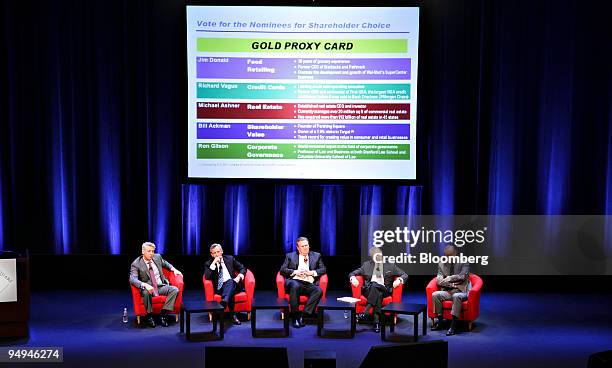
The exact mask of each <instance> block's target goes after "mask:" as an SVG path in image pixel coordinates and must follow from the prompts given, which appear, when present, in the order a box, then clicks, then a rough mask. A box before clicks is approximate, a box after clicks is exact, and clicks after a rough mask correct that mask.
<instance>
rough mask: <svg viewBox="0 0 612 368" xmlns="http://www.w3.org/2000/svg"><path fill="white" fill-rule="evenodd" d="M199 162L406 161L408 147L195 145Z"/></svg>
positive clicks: (407, 145)
mask: <svg viewBox="0 0 612 368" xmlns="http://www.w3.org/2000/svg"><path fill="white" fill-rule="evenodd" d="M197 158H199V159H305V160H409V159H410V145H409V144H358V143H355V144H338V143H334V144H316V143H313V144H307V143H297V144H293V143H281V144H272V143H221V142H219V143H198V145H197Z"/></svg>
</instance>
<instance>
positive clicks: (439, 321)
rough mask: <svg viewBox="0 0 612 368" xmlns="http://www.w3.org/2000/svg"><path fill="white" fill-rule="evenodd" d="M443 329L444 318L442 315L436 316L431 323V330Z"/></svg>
mask: <svg viewBox="0 0 612 368" xmlns="http://www.w3.org/2000/svg"><path fill="white" fill-rule="evenodd" d="M441 329H442V318H440V317H437V318H434V320H433V322H432V323H431V330H432V331H439V330H441Z"/></svg>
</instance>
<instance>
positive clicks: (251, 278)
mask: <svg viewBox="0 0 612 368" xmlns="http://www.w3.org/2000/svg"><path fill="white" fill-rule="evenodd" d="M244 291H245V292H246V295H247V303H249V305H251V304H252V302H253V294H254V293H255V275H253V272H251V270H247V272H246V274H245V275H244Z"/></svg>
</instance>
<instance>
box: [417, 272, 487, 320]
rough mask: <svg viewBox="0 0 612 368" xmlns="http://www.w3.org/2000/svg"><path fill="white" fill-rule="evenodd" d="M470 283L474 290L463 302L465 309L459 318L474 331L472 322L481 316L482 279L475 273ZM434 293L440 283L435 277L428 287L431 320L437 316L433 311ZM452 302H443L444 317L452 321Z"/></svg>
mask: <svg viewBox="0 0 612 368" xmlns="http://www.w3.org/2000/svg"><path fill="white" fill-rule="evenodd" d="M469 278H470V283H471V284H472V288H471V289H470V291H469V292H468V298H467V300H466V301H464V302H463V308H462V310H461V315H460V316H459V320H460V321H467V322H468V330H471V329H472V322H474V321H475V320H476V319H477V318H478V315H480V292H481V290H482V279H481V278H480V277H479V276H478V275H476V274H473V273H470V275H469ZM434 291H438V281H437V279H436V278H435V277H434V278H433V279H432V280H431V281H430V282H429V284H428V285H427V289H426V292H427V314H428V315H429V317H430V318H434V317H435V316H436V315H435V314H434V311H433V303H432V300H431V295H432V294H433V293H434ZM452 303H453V302H452V301H450V300H446V301H444V302H442V309H443V312H442V315H443V317H444V318H445V319H451V318H452V316H451V306H452Z"/></svg>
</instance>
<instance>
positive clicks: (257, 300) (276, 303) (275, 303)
mask: <svg viewBox="0 0 612 368" xmlns="http://www.w3.org/2000/svg"><path fill="white" fill-rule="evenodd" d="M258 309H278V310H280V311H281V312H282V313H283V314H284V315H285V318H284V320H283V328H282V329H280V331H282V332H283V336H284V337H287V336H289V302H288V301H287V299H284V298H277V297H276V296H267V295H257V294H255V297H253V302H252V303H251V336H253V337H258V336H257V310H258Z"/></svg>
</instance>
